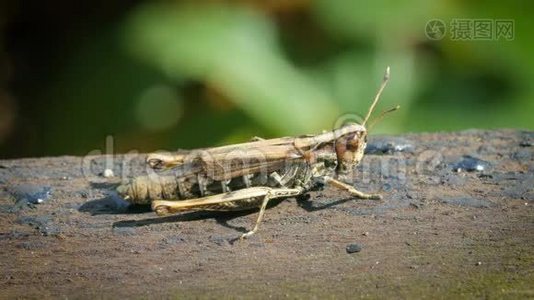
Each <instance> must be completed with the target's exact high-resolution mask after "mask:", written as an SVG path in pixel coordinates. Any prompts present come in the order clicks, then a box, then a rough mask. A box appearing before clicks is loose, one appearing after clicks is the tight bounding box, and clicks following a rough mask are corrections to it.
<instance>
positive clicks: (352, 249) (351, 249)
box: [345, 244, 362, 254]
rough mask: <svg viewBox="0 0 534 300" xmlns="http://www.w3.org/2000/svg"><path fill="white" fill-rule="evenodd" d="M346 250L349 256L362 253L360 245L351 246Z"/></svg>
mask: <svg viewBox="0 0 534 300" xmlns="http://www.w3.org/2000/svg"><path fill="white" fill-rule="evenodd" d="M345 250H347V253H349V254H352V253H357V252H360V251H362V246H361V245H360V244H349V245H347V248H345Z"/></svg>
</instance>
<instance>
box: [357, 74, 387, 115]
mask: <svg viewBox="0 0 534 300" xmlns="http://www.w3.org/2000/svg"><path fill="white" fill-rule="evenodd" d="M388 80H389V66H388V67H387V68H386V74H384V79H382V83H381V84H380V88H379V89H378V93H376V96H375V99H374V100H373V104H371V107H369V111H368V112H367V115H366V116H365V119H364V120H363V123H362V126H365V123H367V120H369V117H370V116H371V113H372V112H373V110H374V109H375V106H376V103H377V102H378V99H380V94H382V91H383V90H384V88H385V87H386V84H387V83H388Z"/></svg>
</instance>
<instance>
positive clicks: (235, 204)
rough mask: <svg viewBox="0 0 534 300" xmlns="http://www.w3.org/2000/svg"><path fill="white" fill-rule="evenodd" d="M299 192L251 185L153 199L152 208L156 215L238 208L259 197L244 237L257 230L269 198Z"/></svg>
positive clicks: (293, 189) (293, 194)
mask: <svg viewBox="0 0 534 300" xmlns="http://www.w3.org/2000/svg"><path fill="white" fill-rule="evenodd" d="M301 193H302V189H298V188H296V189H295V188H270V187H251V188H247V189H242V190H237V191H233V192H227V193H222V194H218V195H213V196H208V197H203V198H198V199H191V200H184V201H167V200H153V201H152V209H153V210H154V211H155V212H156V213H157V214H158V215H166V214H169V213H176V212H180V211H191V210H239V209H246V208H249V207H250V206H244V207H241V205H242V203H243V202H244V201H250V202H251V203H256V202H257V201H256V200H255V199H260V200H261V202H260V203H261V206H260V212H259V215H258V219H257V220H256V224H255V226H254V228H253V229H252V230H250V231H248V232H247V233H245V234H243V235H242V236H241V239H244V238H247V237H249V236H251V235H253V234H254V233H255V232H256V231H257V230H258V227H259V224H260V223H261V221H262V219H263V215H264V214H265V210H266V208H267V204H268V203H269V200H271V199H276V198H282V197H291V196H297V195H299V194H301Z"/></svg>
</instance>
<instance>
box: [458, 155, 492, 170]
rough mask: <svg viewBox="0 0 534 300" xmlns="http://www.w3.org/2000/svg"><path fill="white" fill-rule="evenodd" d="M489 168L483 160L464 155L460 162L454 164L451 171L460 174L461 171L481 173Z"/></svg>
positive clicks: (488, 164) (487, 163)
mask: <svg viewBox="0 0 534 300" xmlns="http://www.w3.org/2000/svg"><path fill="white" fill-rule="evenodd" d="M489 167H490V163H489V162H487V161H485V160H482V159H479V158H476V157H473V156H470V155H464V156H463V157H462V160H460V161H459V162H457V163H455V164H454V165H453V166H452V169H453V171H455V172H461V171H467V172H474V171H478V172H482V171H485V170H486V169H488V168H489Z"/></svg>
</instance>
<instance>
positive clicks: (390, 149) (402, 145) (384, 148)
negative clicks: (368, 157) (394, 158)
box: [365, 137, 415, 154]
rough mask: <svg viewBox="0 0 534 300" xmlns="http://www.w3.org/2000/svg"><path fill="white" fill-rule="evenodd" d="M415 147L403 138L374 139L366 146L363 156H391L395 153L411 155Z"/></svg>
mask: <svg viewBox="0 0 534 300" xmlns="http://www.w3.org/2000/svg"><path fill="white" fill-rule="evenodd" d="M414 151H415V146H414V145H413V143H412V142H410V141H408V140H407V139H404V138H395V137H387V138H385V137H374V138H373V139H372V141H371V142H370V143H369V144H367V147H366V148H365V154H393V153H395V152H408V153H413V152H414Z"/></svg>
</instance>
